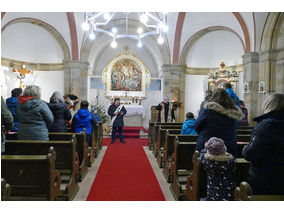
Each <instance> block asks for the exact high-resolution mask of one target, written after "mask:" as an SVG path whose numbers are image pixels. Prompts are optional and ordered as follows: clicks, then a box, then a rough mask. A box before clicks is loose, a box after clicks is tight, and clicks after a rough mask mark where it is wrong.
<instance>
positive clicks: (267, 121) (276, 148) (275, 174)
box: [243, 111, 284, 194]
mask: <svg viewBox="0 0 284 213" xmlns="http://www.w3.org/2000/svg"><path fill="white" fill-rule="evenodd" d="M253 120H254V121H256V122H257V124H256V126H255V128H254V129H253V131H252V133H251V140H250V143H249V144H248V145H247V146H245V147H244V149H243V157H244V158H245V159H246V160H248V161H250V162H251V166H250V169H249V173H248V182H249V184H250V185H251V187H252V189H253V194H284V113H283V112H280V111H278V112H277V111H273V112H270V113H266V114H263V115H261V116H259V117H256V118H254V119H253Z"/></svg>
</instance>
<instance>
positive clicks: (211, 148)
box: [205, 137, 227, 155]
mask: <svg viewBox="0 0 284 213" xmlns="http://www.w3.org/2000/svg"><path fill="white" fill-rule="evenodd" d="M205 148H206V149H207V151H208V153H209V154H211V155H224V154H225V153H226V151H227V147H226V146H225V144H224V141H223V140H222V139H221V138H216V137H212V138H210V139H209V140H208V141H207V142H206V143H205Z"/></svg>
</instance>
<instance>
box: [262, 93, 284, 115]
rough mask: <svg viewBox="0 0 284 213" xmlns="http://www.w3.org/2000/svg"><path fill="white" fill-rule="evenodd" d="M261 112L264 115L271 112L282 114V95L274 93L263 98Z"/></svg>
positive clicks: (283, 104)
mask: <svg viewBox="0 0 284 213" xmlns="http://www.w3.org/2000/svg"><path fill="white" fill-rule="evenodd" d="M262 110H263V112H264V113H269V112H272V111H283V112H284V94H281V93H274V94H269V95H267V96H266V97H265V98H264V101H263V104H262Z"/></svg>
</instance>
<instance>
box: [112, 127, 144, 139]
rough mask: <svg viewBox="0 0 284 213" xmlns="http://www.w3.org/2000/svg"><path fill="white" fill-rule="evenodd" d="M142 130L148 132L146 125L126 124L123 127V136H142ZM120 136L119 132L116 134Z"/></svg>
mask: <svg viewBox="0 0 284 213" xmlns="http://www.w3.org/2000/svg"><path fill="white" fill-rule="evenodd" d="M140 131H142V132H144V133H146V131H147V130H145V128H144V127H141V126H124V127H123V137H124V138H140V136H141V134H140ZM116 135H117V136H118V133H117V134H116Z"/></svg>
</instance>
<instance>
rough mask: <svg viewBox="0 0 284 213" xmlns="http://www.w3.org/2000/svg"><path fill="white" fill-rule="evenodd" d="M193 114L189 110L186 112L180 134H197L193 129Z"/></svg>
mask: <svg viewBox="0 0 284 213" xmlns="http://www.w3.org/2000/svg"><path fill="white" fill-rule="evenodd" d="M194 123H195V119H194V115H193V114H192V113H191V112H188V113H186V121H185V122H184V123H183V125H182V130H181V133H180V134H181V135H197V133H196V132H195V129H194Z"/></svg>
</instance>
